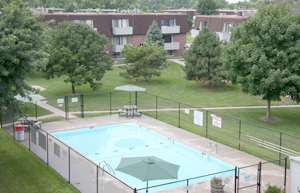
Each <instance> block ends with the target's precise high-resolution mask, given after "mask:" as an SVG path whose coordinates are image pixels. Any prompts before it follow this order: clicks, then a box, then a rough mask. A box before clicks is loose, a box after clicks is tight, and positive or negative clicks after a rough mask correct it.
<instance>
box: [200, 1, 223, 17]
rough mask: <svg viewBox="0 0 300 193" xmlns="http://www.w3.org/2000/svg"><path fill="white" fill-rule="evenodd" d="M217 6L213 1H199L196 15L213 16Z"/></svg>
mask: <svg viewBox="0 0 300 193" xmlns="http://www.w3.org/2000/svg"><path fill="white" fill-rule="evenodd" d="M217 9H218V7H217V4H216V2H215V1H214V0H199V1H198V6H197V13H198V14H199V15H213V14H215V13H216V12H217Z"/></svg>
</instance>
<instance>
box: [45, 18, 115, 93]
mask: <svg viewBox="0 0 300 193" xmlns="http://www.w3.org/2000/svg"><path fill="white" fill-rule="evenodd" d="M48 41H49V43H48V44H49V45H48V47H47V48H46V50H47V51H48V52H49V54H50V58H49V63H48V64H47V66H46V69H45V70H44V71H43V75H44V77H45V78H47V79H50V78H54V77H55V76H57V77H60V76H63V75H65V76H66V77H67V78H66V79H65V80H64V81H65V82H66V83H69V82H70V83H71V84H72V93H75V86H80V85H82V84H87V83H89V84H90V86H91V88H92V89H93V90H96V89H98V88H99V87H100V85H101V83H100V82H99V81H100V80H101V79H102V77H103V76H104V74H105V72H106V71H107V70H112V68H111V66H112V64H113V61H112V59H111V58H110V56H109V54H108V48H109V45H108V40H107V38H106V37H105V36H104V35H100V34H99V33H98V32H96V31H95V30H94V29H93V28H91V27H90V26H88V25H86V24H83V23H77V22H72V21H71V22H67V21H64V22H61V23H59V24H58V25H57V26H56V27H55V28H54V29H53V30H50V31H49V40H48Z"/></svg>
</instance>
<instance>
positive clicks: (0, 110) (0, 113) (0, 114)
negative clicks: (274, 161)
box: [0, 107, 3, 128]
mask: <svg viewBox="0 0 300 193" xmlns="http://www.w3.org/2000/svg"><path fill="white" fill-rule="evenodd" d="M0 121H1V128H3V127H2V122H3V120H2V108H1V107H0Z"/></svg>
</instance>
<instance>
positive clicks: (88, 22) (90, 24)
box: [74, 19, 94, 27]
mask: <svg viewBox="0 0 300 193" xmlns="http://www.w3.org/2000/svg"><path fill="white" fill-rule="evenodd" d="M74 22H78V23H84V24H87V25H89V26H90V27H93V26H94V25H93V20H92V19H87V20H74Z"/></svg>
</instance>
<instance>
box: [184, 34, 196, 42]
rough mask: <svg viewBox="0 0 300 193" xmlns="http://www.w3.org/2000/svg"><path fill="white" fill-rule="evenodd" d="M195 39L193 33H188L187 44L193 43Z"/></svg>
mask: <svg viewBox="0 0 300 193" xmlns="http://www.w3.org/2000/svg"><path fill="white" fill-rule="evenodd" d="M194 39H195V38H193V37H192V36H191V32H188V33H187V34H186V43H187V44H190V43H193V41H194Z"/></svg>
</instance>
